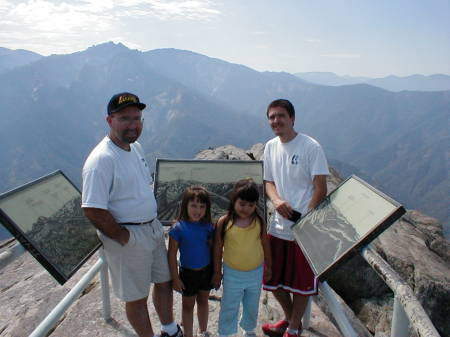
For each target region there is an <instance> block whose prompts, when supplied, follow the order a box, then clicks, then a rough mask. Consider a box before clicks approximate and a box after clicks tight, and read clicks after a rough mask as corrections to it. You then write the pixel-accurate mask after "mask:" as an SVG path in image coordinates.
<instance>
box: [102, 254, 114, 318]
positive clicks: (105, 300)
mask: <svg viewBox="0 0 450 337" xmlns="http://www.w3.org/2000/svg"><path fill="white" fill-rule="evenodd" d="M100 259H101V260H102V261H103V265H102V268H101V269H100V282H101V286H102V306H103V318H104V320H105V321H108V320H109V319H111V302H110V297H109V276H108V264H107V263H106V261H105V260H104V258H103V256H101V257H100Z"/></svg>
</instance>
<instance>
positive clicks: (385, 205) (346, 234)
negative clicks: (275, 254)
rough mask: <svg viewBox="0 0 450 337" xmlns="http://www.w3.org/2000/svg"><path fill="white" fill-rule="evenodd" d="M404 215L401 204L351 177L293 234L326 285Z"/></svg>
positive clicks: (307, 216) (298, 225) (310, 213)
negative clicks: (344, 263)
mask: <svg viewBox="0 0 450 337" xmlns="http://www.w3.org/2000/svg"><path fill="white" fill-rule="evenodd" d="M404 213H405V209H404V208H403V207H402V206H401V205H400V204H399V203H398V202H396V201H394V200H392V199H391V198H389V197H388V196H386V195H385V194H383V193H382V192H380V191H378V190H377V189H375V188H374V187H372V186H371V185H369V184H368V183H366V182H365V181H363V180H362V179H360V178H358V177H356V176H351V177H349V178H348V179H347V180H345V181H344V182H343V183H342V184H340V185H339V186H338V187H337V188H336V189H335V190H334V191H333V192H331V193H330V194H329V195H328V196H327V198H326V199H325V200H324V201H323V202H322V203H321V204H320V205H319V206H317V207H316V208H315V209H313V210H312V211H310V212H308V213H307V214H306V215H305V216H304V217H302V218H301V219H300V220H299V221H298V222H297V223H295V224H294V225H293V226H292V231H293V233H294V237H295V239H296V241H297V242H298V244H299V245H300V247H301V249H302V251H303V253H304V254H305V256H306V258H307V259H308V261H309V264H310V266H311V268H312V270H313V272H314V274H315V275H316V276H317V277H318V278H319V280H320V281H323V280H325V279H326V278H327V275H329V273H330V272H332V271H333V270H335V268H337V267H338V266H339V265H340V264H342V263H343V262H345V261H346V260H347V259H349V258H350V257H351V256H353V255H354V254H355V253H356V252H357V251H358V249H359V248H361V247H363V246H365V245H367V244H369V243H370V241H372V240H373V239H374V238H376V237H377V236H378V235H379V234H380V233H381V232H383V231H384V230H385V229H387V228H388V227H389V226H390V225H391V224H392V223H393V222H395V221H396V220H397V219H399V218H400V217H401V216H402V215H403V214H404Z"/></svg>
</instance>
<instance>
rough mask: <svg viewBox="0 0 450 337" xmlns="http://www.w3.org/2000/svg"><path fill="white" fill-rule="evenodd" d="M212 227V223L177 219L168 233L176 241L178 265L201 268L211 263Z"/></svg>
mask: <svg viewBox="0 0 450 337" xmlns="http://www.w3.org/2000/svg"><path fill="white" fill-rule="evenodd" d="M213 232H214V227H213V225H212V224H210V223H209V224H205V223H200V222H188V221H179V222H177V223H176V224H175V225H174V226H173V227H172V228H171V230H170V232H169V235H170V237H172V238H173V239H175V240H176V241H177V242H178V248H179V250H180V265H181V267H184V268H190V269H193V268H203V267H206V266H207V265H209V264H210V263H211V247H210V242H212V237H213Z"/></svg>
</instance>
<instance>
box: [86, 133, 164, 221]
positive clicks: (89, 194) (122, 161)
mask: <svg viewBox="0 0 450 337" xmlns="http://www.w3.org/2000/svg"><path fill="white" fill-rule="evenodd" d="M130 147H131V151H125V150H123V149H121V148H120V147H118V146H117V145H115V144H114V143H113V142H112V141H111V139H109V137H105V138H103V140H102V141H101V142H100V143H99V144H98V145H97V146H96V147H95V148H94V149H93V150H92V152H91V153H90V155H89V157H88V158H87V160H86V162H85V164H84V167H83V193H82V201H81V207H91V208H100V209H105V210H108V211H109V212H111V214H112V216H113V217H114V219H115V220H116V221H117V222H145V221H149V220H152V219H154V218H155V217H156V200H155V196H154V194H153V188H152V186H151V184H152V178H151V175H150V170H149V167H148V164H147V162H146V161H145V158H144V155H143V152H142V148H141V145H140V144H139V143H137V142H135V143H133V144H130Z"/></svg>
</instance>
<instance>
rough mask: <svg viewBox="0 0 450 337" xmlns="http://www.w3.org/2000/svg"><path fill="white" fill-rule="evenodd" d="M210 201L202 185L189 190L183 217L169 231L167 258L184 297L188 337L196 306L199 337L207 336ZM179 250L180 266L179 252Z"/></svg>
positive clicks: (183, 314)
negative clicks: (178, 254)
mask: <svg viewBox="0 0 450 337" xmlns="http://www.w3.org/2000/svg"><path fill="white" fill-rule="evenodd" d="M213 232H214V227H213V225H212V224H211V200H210V198H209V194H208V191H206V189H205V188H203V187H201V186H191V187H188V188H187V189H186V190H185V191H184V193H183V196H182V201H181V207H180V214H179V216H178V219H177V222H176V223H175V224H174V225H173V227H172V228H171V230H170V232H169V249H168V259H169V267H170V273H171V275H172V286H173V289H175V290H176V291H178V292H180V293H181V294H182V314H181V315H182V320H183V329H184V336H185V337H192V336H193V331H192V330H193V321H194V318H193V316H194V305H195V303H197V316H198V317H197V318H198V325H199V329H200V336H202V337H207V336H209V333H208V332H207V327H208V312H209V309H208V298H209V292H210V290H211V289H212V286H211V278H212V265H211V247H212V236H213ZM178 251H180V263H179V265H178V263H177V253H178Z"/></svg>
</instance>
